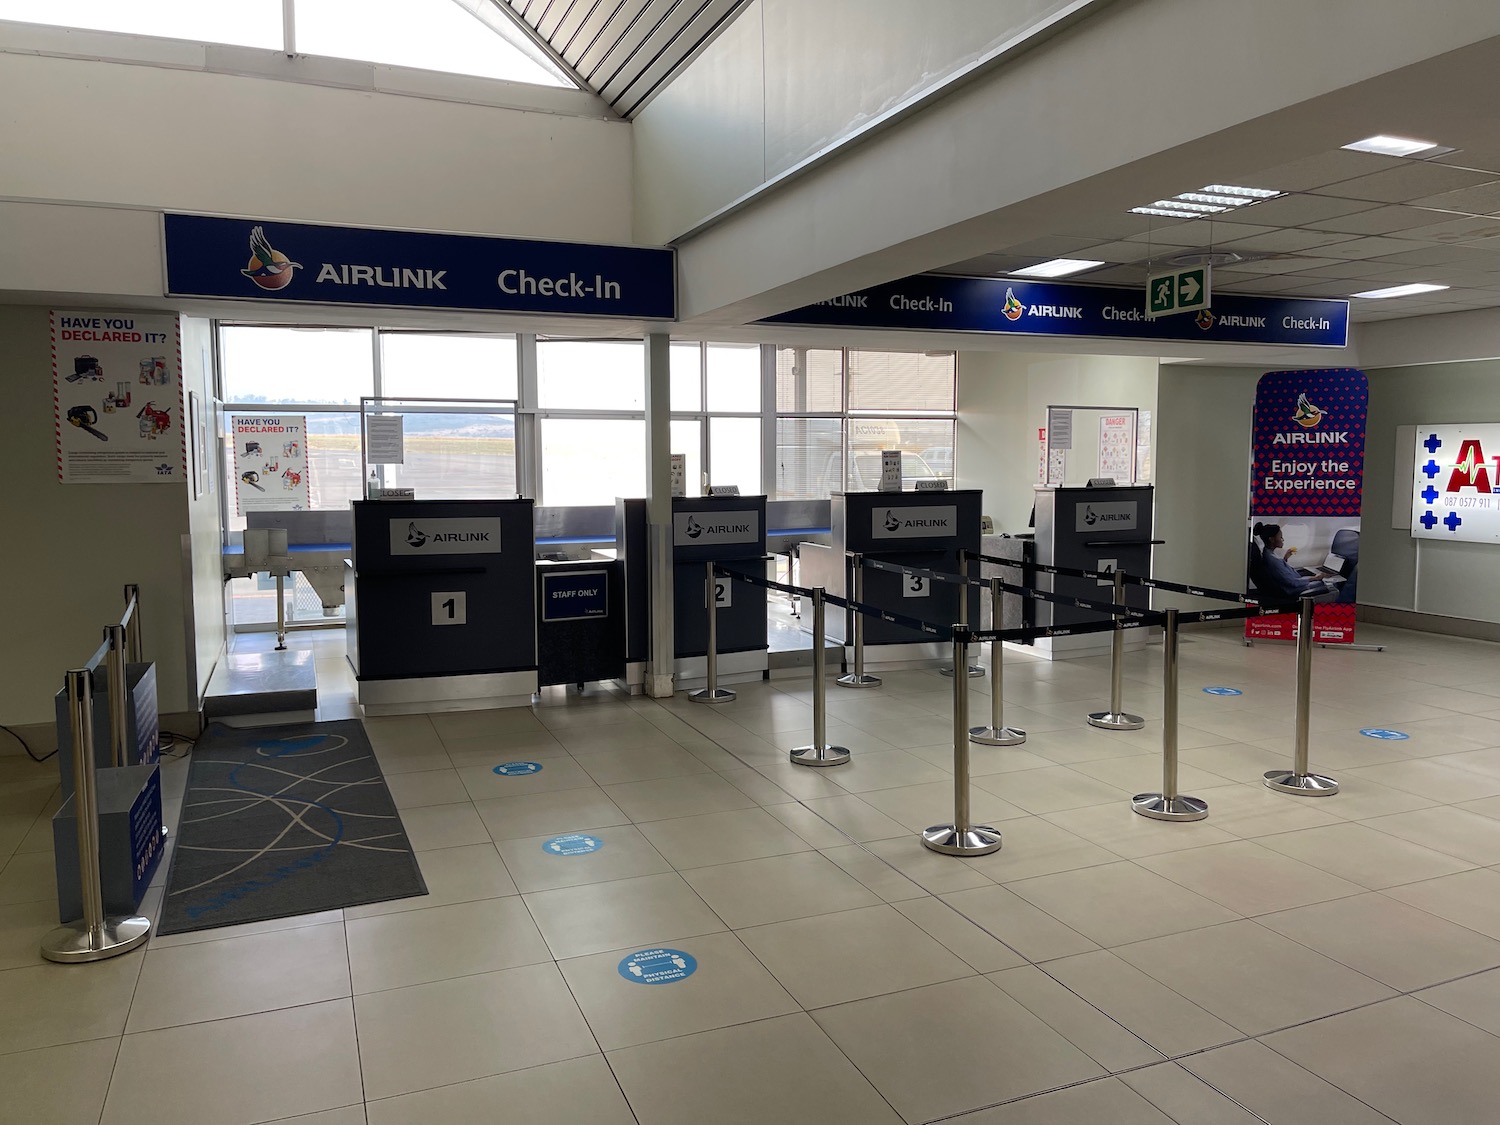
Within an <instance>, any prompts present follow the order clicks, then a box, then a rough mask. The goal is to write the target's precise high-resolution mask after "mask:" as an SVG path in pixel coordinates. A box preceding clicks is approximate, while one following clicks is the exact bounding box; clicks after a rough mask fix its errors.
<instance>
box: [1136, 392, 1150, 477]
mask: <svg viewBox="0 0 1500 1125" xmlns="http://www.w3.org/2000/svg"><path fill="white" fill-rule="evenodd" d="M1151 473H1152V469H1151V411H1149V410H1142V411H1139V412H1138V413H1137V414H1136V422H1135V483H1136V484H1150V483H1151Z"/></svg>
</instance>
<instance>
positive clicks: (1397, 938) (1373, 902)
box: [1258, 893, 1500, 992]
mask: <svg viewBox="0 0 1500 1125" xmlns="http://www.w3.org/2000/svg"><path fill="white" fill-rule="evenodd" d="M1258 921H1259V922H1260V923H1261V925H1263V926H1265V927H1266V928H1267V929H1271V930H1275V931H1276V932H1277V933H1278V934H1282V935H1284V936H1285V937H1289V938H1291V939H1292V940H1293V941H1296V942H1298V943H1300V944H1302V945H1305V946H1307V947H1308V948H1309V949H1315V950H1317V951H1318V952H1319V953H1321V954H1323V955H1324V956H1325V957H1332V958H1333V959H1334V960H1335V961H1338V962H1339V963H1340V964H1343V965H1348V966H1349V967H1350V968H1351V969H1354V970H1355V971H1356V972H1360V973H1363V974H1364V975H1365V976H1367V977H1371V978H1373V979H1375V980H1378V981H1381V982H1382V983H1384V984H1388V985H1390V986H1391V987H1392V988H1395V989H1397V990H1399V991H1402V992H1410V991H1412V990H1413V989H1417V988H1423V987H1426V986H1427V985H1432V984H1437V983H1438V982H1440V981H1445V980H1452V979H1453V978H1454V977H1461V976H1467V975H1469V974H1471V973H1477V972H1480V971H1481V970H1484V969H1493V968H1495V967H1497V966H1500V941H1495V940H1494V939H1493V938H1487V937H1485V936H1484V935H1482V934H1476V933H1475V932H1474V931H1473V930H1469V929H1465V928H1464V927H1463V926H1458V925H1455V924H1453V923H1452V922H1447V921H1444V920H1443V919H1441V918H1436V917H1434V916H1433V915H1431V914H1428V913H1427V912H1426V911H1423V910H1418V909H1417V908H1416V907H1414V906H1407V905H1406V904H1405V903H1401V902H1397V901H1396V900H1394V899H1391V898H1388V897H1387V896H1385V895H1382V894H1377V893H1371V894H1367V895H1356V896H1355V897H1353V898H1341V899H1338V900H1336V901H1334V902H1322V903H1318V904H1316V905H1314V906H1303V907H1299V908H1298V909H1296V910H1287V911H1284V912H1282V913H1279V914H1267V915H1264V916H1263V917H1261V918H1260V919H1258Z"/></svg>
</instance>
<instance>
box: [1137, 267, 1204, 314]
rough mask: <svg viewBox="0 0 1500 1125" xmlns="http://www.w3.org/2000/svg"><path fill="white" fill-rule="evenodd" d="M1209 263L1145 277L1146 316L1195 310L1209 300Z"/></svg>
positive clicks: (1201, 307)
mask: <svg viewBox="0 0 1500 1125" xmlns="http://www.w3.org/2000/svg"><path fill="white" fill-rule="evenodd" d="M1209 290H1210V277H1209V267H1208V266H1190V267H1189V268H1187V269H1181V270H1173V271H1172V272H1171V273H1158V274H1152V275H1151V277H1150V278H1148V279H1147V281H1146V318H1147V319H1148V320H1149V319H1151V318H1153V317H1158V316H1171V315H1172V314H1173V313H1184V312H1198V311H1199V310H1200V309H1206V308H1208V307H1209V305H1210V304H1211V303H1212V301H1211V298H1210V292H1209Z"/></svg>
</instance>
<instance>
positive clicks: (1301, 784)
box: [1266, 598, 1339, 797]
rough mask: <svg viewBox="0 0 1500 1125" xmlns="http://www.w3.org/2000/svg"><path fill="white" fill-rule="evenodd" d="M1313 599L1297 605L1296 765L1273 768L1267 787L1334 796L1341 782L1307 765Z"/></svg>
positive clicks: (1297, 792) (1287, 791)
mask: <svg viewBox="0 0 1500 1125" xmlns="http://www.w3.org/2000/svg"><path fill="white" fill-rule="evenodd" d="M1313 643H1314V642H1313V601H1312V599H1311V598H1303V599H1302V601H1301V603H1300V604H1299V605H1298V606H1297V719H1296V727H1295V729H1294V732H1293V737H1294V739H1295V742H1294V743H1293V753H1292V768H1291V770H1290V771H1288V770H1269V771H1267V773H1266V788H1268V789H1275V790H1276V791H1277V792H1279V793H1291V794H1293V795H1295V796H1298V797H1332V796H1333V795H1334V794H1335V793H1337V792H1338V791H1339V783H1338V782H1337V781H1335V780H1333V778H1331V777H1324V776H1323V775H1322V774H1320V773H1310V772H1308V768H1307V724H1308V720H1309V719H1310V718H1311V716H1312V650H1313Z"/></svg>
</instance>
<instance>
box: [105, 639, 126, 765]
mask: <svg viewBox="0 0 1500 1125" xmlns="http://www.w3.org/2000/svg"><path fill="white" fill-rule="evenodd" d="M104 639H105V640H106V641H108V642H109V654H108V656H106V657H105V667H106V669H107V670H108V673H109V681H108V684H107V685H106V686H107V687H108V689H109V763H110V765H112V766H114V767H115V768H116V769H118V768H119V767H120V766H123V765H124V764H125V716H126V709H127V707H128V706H129V699H130V691H129V689H128V687H127V685H126V683H125V678H126V674H127V673H126V668H125V626H123V625H106V626H105V627H104Z"/></svg>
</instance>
